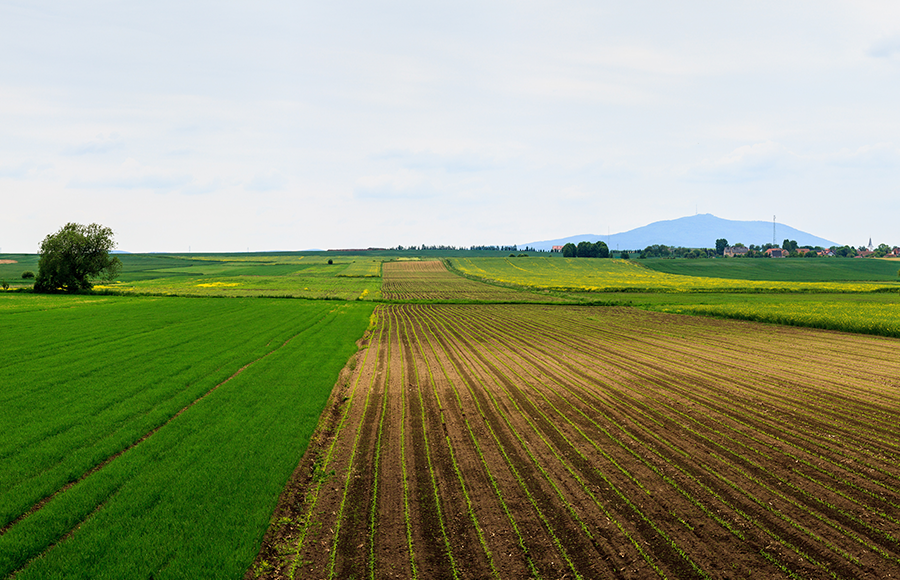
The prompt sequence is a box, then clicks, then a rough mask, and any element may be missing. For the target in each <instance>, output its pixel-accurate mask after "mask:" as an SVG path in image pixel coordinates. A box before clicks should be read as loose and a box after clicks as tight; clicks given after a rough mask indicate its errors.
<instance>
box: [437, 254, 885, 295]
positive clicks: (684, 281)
mask: <svg viewBox="0 0 900 580" xmlns="http://www.w3.org/2000/svg"><path fill="white" fill-rule="evenodd" d="M449 262H450V266H451V268H453V269H454V270H457V271H459V272H461V273H463V274H466V275H468V276H475V277H478V278H482V279H485V280H487V281H493V282H500V283H503V284H515V285H518V286H531V287H535V288H542V289H549V290H558V291H564V292H871V291H873V290H878V289H883V288H900V286H898V284H896V283H887V282H784V281H765V280H732V279H727V278H705V277H700V276H682V275H678V274H666V273H663V272H657V271H655V270H650V269H648V268H645V267H644V266H642V265H641V264H640V263H639V262H635V261H631V260H614V259H603V260H601V259H590V258H560V257H553V258H549V257H528V258H452V259H450V260H449Z"/></svg>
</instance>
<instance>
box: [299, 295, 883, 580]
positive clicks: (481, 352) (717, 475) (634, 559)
mask: <svg viewBox="0 0 900 580" xmlns="http://www.w3.org/2000/svg"><path fill="white" fill-rule="evenodd" d="M379 311H380V321H381V324H382V330H381V331H380V333H379V334H378V337H379V338H378V342H377V344H379V345H380V346H378V348H380V349H381V350H380V352H381V353H382V354H381V355H379V356H375V357H374V358H370V359H368V360H369V362H368V363H366V364H364V365H363V366H362V367H361V368H360V370H359V372H358V375H357V381H359V380H360V379H359V377H366V380H368V381H370V382H369V384H370V389H369V391H367V392H366V395H365V396H366V398H365V399H364V400H363V399H362V398H361V397H362V393H358V394H356V395H355V396H353V397H352V398H351V399H350V406H348V407H347V408H348V409H350V408H351V407H352V405H357V406H358V407H359V408H358V409H357V411H348V413H349V414H348V415H347V417H354V418H353V419H351V420H350V421H348V422H347V423H346V427H345V429H346V431H347V435H348V436H347V437H345V438H343V439H341V438H340V437H338V438H336V439H335V444H336V447H333V448H332V449H334V451H333V455H332V456H333V457H335V458H339V457H341V456H343V455H345V454H347V450H348V449H349V450H351V453H349V456H350V458H351V460H350V461H349V462H345V463H341V461H340V460H336V461H335V463H334V467H335V469H336V470H337V475H336V479H337V480H338V481H341V482H342V484H341V485H340V486H336V487H335V489H336V490H341V491H340V492H339V493H335V494H333V495H334V498H333V499H331V500H327V499H326V500H325V501H324V502H322V503H321V504H320V505H315V506H313V505H312V504H311V508H310V510H309V511H308V512H307V513H308V517H307V520H306V521H307V523H308V524H309V526H310V528H313V527H315V528H316V530H317V532H316V533H317V534H318V535H317V536H316V538H318V541H315V542H311V543H310V542H307V543H306V545H304V546H301V547H300V549H298V550H297V551H296V552H295V557H296V559H295V562H300V563H301V565H302V566H305V567H304V568H302V570H303V572H304V575H317V574H319V575H321V574H323V570H324V572H325V574H324V575H330V576H332V577H343V576H346V575H347V574H356V575H360V576H362V575H366V576H369V577H378V576H379V575H382V574H385V573H387V572H388V571H392V572H396V573H399V574H400V575H401V576H407V577H424V576H428V577H430V575H432V574H434V573H437V572H436V571H441V570H442V571H443V575H444V576H446V577H488V576H491V577H498V576H499V577H504V576H508V575H532V576H536V577H552V576H556V575H562V574H566V575H569V576H571V577H595V576H601V575H606V576H614V577H628V576H640V577H645V576H646V575H647V574H648V573H649V574H654V575H657V576H660V577H700V578H704V577H720V576H723V575H729V574H735V573H738V572H740V571H741V570H744V571H751V570H754V571H765V572H764V573H765V574H770V575H774V576H778V575H785V576H788V577H794V576H806V575H811V576H821V575H826V576H830V577H845V578H849V577H857V576H859V575H860V574H864V573H871V572H872V571H879V570H889V569H892V568H893V567H894V566H896V565H897V563H898V560H897V558H898V545H897V540H896V538H897V537H898V536H900V527H898V517H900V514H898V506H897V505H895V504H896V503H897V500H896V497H897V494H896V491H897V480H898V470H897V462H896V441H897V429H896V427H895V426H896V420H895V419H896V416H897V413H898V401H897V398H896V395H895V394H894V393H893V390H892V389H891V388H890V386H888V385H884V386H878V385H875V386H873V385H870V384H868V383H867V382H866V379H865V377H866V373H858V372H855V371H854V370H853V366H852V365H841V364H834V365H832V366H833V369H832V370H831V371H830V372H828V373H825V378H824V380H823V381H822V382H821V383H817V384H810V381H812V380H814V379H815V374H814V373H813V372H812V371H811V369H808V368H805V367H804V366H803V365H796V364H795V363H794V361H793V359H792V358H791V357H789V356H785V355H778V353H774V354H773V355H772V356H771V357H769V358H768V359H751V360H749V361H742V360H741V359H740V357H739V356H736V355H738V354H739V353H740V352H742V350H743V347H744V346H746V345H751V346H752V345H756V346H759V345H760V344H761V343H765V342H767V341H768V340H770V338H771V337H767V336H766V335H765V334H763V333H760V332H759V329H758V328H751V327H748V326H747V325H742V324H739V323H721V322H719V321H712V320H701V321H697V320H695V319H685V318H678V317H670V316H666V315H660V314H651V313H644V312H634V311H625V310H611V309H597V308H553V309H547V308H544V307H527V306H502V307H501V306H494V307H486V306H434V305H432V306H410V305H407V306H391V307H383V308H381V309H380V310H379ZM788 330H791V329H788ZM791 333H792V337H793V339H794V341H793V343H792V344H793V346H794V347H795V348H796V349H797V350H798V351H799V352H806V351H807V350H808V351H810V352H820V351H821V350H822V349H825V350H827V351H828V352H830V353H832V354H837V353H839V352H842V351H843V352H850V353H851V357H853V356H857V355H856V353H857V352H864V351H865V350H866V349H868V351H869V352H876V353H877V352H878V351H879V349H885V348H888V347H889V345H885V344H883V343H879V342H878V341H877V340H875V339H871V338H865V337H854V338H853V339H852V340H846V341H843V342H837V343H829V335H827V334H822V333H815V332H809V331H794V330H791ZM382 343H383V344H382ZM370 348H374V347H370ZM763 363H765V364H763ZM390 369H392V370H390ZM896 370H897V369H896V368H895V366H892V365H891V364H890V363H887V362H884V361H880V362H875V363H873V366H872V371H873V372H872V373H871V374H872V375H874V376H879V377H890V376H891V375H892V373H895V372H896ZM836 377H842V380H840V381H839V380H836V379H835V380H832V378H836ZM894 386H895V385H894ZM855 389H858V390H855ZM823 392H824V393H826V394H823ZM829 393H830V394H831V395H833V396H836V397H839V398H840V399H841V401H842V402H841V404H842V405H843V408H844V409H845V411H846V412H848V413H852V414H854V415H855V417H854V418H853V419H852V421H851V422H852V423H853V426H852V427H849V428H846V429H843V430H841V427H842V426H841V424H840V423H839V421H838V416H837V415H835V413H836V411H837V410H838V409H836V408H835V405H834V404H830V403H829V395H828V394H829ZM854 393H855V394H854ZM373 397H374V398H373ZM873 397H880V399H879V400H877V401H874V400H872V398H873ZM785 420H788V421H789V422H788V423H785ZM891 421H893V422H891ZM366 432H368V433H369V435H365V433H366ZM350 434H354V436H353V437H349V435H350ZM359 434H362V435H359ZM351 441H353V444H352V445H350V442H351ZM385 449H396V450H397V454H396V455H394V456H393V457H394V458H395V459H396V458H399V460H398V461H396V462H393V461H389V462H386V461H385V460H384V459H383V458H382V455H383V454H384V453H385V451H384V450H385ZM873 450H875V451H873ZM372 466H375V469H374V473H366V474H362V473H361V472H363V471H365V470H369V471H370V472H371V468H372ZM358 479H363V480H364V481H370V482H372V484H371V485H368V484H367V485H368V488H369V489H370V491H369V492H368V495H366V494H362V495H354V494H355V493H357V492H356V491H354V487H353V482H354V481H357V480H358ZM329 485H331V484H329ZM364 487H365V486H364ZM355 489H359V486H357V488H355ZM351 497H355V498H357V499H358V500H360V501H361V502H363V503H365V506H366V507H365V508H364V509H361V510H357V511H358V512H359V513H364V514H365V517H364V518H356V520H354V519H353V518H352V517H348V516H347V513H348V512H347V511H346V510H345V509H340V508H339V509H333V508H334V507H335V506H340V505H342V503H341V502H346V501H348V500H346V499H342V500H340V502H339V501H338V498H351ZM385 498H390V500H388V499H385ZM391 513H395V514H402V519H401V518H399V517H398V518H397V521H394V520H391V516H390V514H391ZM334 514H340V515H339V516H338V517H337V520H335V517H334ZM345 520H346V521H345ZM335 530H337V531H335ZM331 534H333V536H332V535H331ZM341 534H346V535H344V536H341ZM351 534H352V536H353V537H354V538H360V537H365V538H366V541H365V543H364V544H365V546H366V547H367V549H366V550H365V556H364V557H362V556H360V554H359V553H358V552H354V551H353V550H352V547H353V546H352V543H351V542H350V541H349V540H348V538H349V537H351ZM321 542H325V544H326V545H327V544H330V551H328V559H327V565H326V563H324V562H323V561H322V560H323V556H321V555H320V554H318V553H317V552H318V550H317V548H318V547H319V546H321V545H323V544H322V543H321ZM397 554H400V555H401V556H397ZM460 554H465V556H466V558H465V559H463V558H461V557H460ZM722 554H730V555H731V559H730V560H723V559H722V557H721V555H722ZM392 555H393V556H392ZM317 566H322V567H323V568H322V569H320V568H317Z"/></svg>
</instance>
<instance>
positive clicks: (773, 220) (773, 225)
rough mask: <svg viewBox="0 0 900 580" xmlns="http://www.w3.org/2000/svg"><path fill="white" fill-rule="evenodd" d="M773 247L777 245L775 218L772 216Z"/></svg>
mask: <svg viewBox="0 0 900 580" xmlns="http://www.w3.org/2000/svg"><path fill="white" fill-rule="evenodd" d="M772 245H773V246H777V245H776V244H775V216H772Z"/></svg>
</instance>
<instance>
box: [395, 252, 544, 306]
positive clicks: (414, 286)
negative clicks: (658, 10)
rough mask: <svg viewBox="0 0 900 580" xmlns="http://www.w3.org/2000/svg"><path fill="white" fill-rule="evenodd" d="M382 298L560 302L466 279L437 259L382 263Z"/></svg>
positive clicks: (540, 295)
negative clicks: (449, 269)
mask: <svg viewBox="0 0 900 580" xmlns="http://www.w3.org/2000/svg"><path fill="white" fill-rule="evenodd" d="M383 272H384V273H383V279H382V286H381V290H382V296H383V297H384V298H385V299H387V300H397V301H400V300H432V301H435V300H446V301H483V302H558V301H559V299H558V298H556V297H554V296H550V295H546V294H536V293H532V292H524V291H519V290H515V289H512V288H504V287H501V286H494V285H490V284H484V283H482V282H478V281H475V280H469V279H468V278H464V277H462V276H458V275H456V274H454V273H452V272H450V271H448V270H447V269H446V268H445V267H444V264H443V263H442V262H441V261H439V260H429V261H410V262H385V263H384V266H383Z"/></svg>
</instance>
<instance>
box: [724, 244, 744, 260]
mask: <svg viewBox="0 0 900 580" xmlns="http://www.w3.org/2000/svg"><path fill="white" fill-rule="evenodd" d="M749 251H750V250H749V249H748V248H743V247H741V246H726V247H725V250H724V252H723V253H724V254H725V255H726V256H728V257H729V258H733V257H735V256H746V255H747V252H749Z"/></svg>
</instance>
